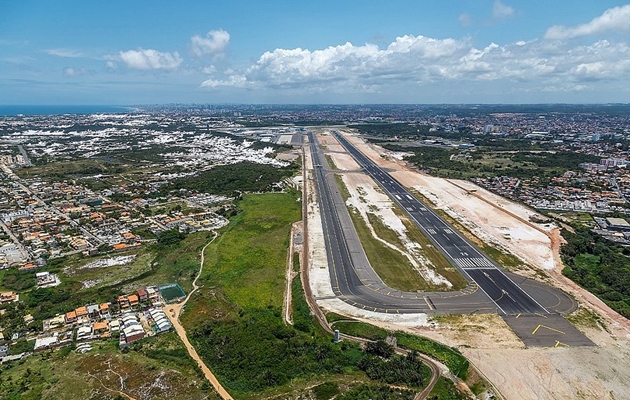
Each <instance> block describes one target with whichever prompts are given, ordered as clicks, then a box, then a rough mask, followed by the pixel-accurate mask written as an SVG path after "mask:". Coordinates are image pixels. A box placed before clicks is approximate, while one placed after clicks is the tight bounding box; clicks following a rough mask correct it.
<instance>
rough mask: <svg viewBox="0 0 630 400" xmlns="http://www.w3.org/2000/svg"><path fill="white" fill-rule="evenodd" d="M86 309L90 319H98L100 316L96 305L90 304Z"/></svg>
mask: <svg viewBox="0 0 630 400" xmlns="http://www.w3.org/2000/svg"><path fill="white" fill-rule="evenodd" d="M86 308H87V312H88V315H89V316H90V319H98V318H99V317H100V316H101V313H100V309H99V306H98V305H97V304H90V305H88V306H87V307H86Z"/></svg>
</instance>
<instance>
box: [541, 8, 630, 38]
mask: <svg viewBox="0 0 630 400" xmlns="http://www.w3.org/2000/svg"><path fill="white" fill-rule="evenodd" d="M628 31H630V4H627V5H625V6H620V7H613V8H609V9H608V10H606V11H604V13H603V14H602V15H600V16H599V17H596V18H593V20H591V21H590V22H587V23H586V24H581V25H577V26H574V27H566V26H562V25H555V26H552V27H551V28H549V29H548V30H547V32H546V33H545V38H546V39H572V38H576V37H580V36H588V35H595V34H599V33H604V32H628Z"/></svg>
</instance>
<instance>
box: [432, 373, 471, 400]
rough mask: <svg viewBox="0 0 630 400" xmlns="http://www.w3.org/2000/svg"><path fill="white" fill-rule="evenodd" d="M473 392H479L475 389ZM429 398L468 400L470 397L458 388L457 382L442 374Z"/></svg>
mask: <svg viewBox="0 0 630 400" xmlns="http://www.w3.org/2000/svg"><path fill="white" fill-rule="evenodd" d="M473 393H475V394H477V393H476V392H475V391H474V389H473ZM427 399H428V400H467V399H469V397H468V396H466V395H465V394H464V393H462V392H460V391H459V390H457V388H456V387H455V384H453V382H452V381H451V380H449V379H446V378H444V377H443V376H441V377H440V378H439V379H438V381H437V383H436V384H435V386H434V387H433V390H431V393H429V396H428V397H427Z"/></svg>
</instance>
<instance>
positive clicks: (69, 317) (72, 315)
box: [66, 311, 77, 325]
mask: <svg viewBox="0 0 630 400" xmlns="http://www.w3.org/2000/svg"><path fill="white" fill-rule="evenodd" d="M75 322H77V313H76V312H74V311H70V312H67V313H66V325H71V324H74V323H75Z"/></svg>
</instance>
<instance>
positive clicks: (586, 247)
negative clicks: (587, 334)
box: [562, 228, 630, 318]
mask: <svg viewBox="0 0 630 400" xmlns="http://www.w3.org/2000/svg"><path fill="white" fill-rule="evenodd" d="M562 236H563V237H564V238H565V239H566V241H567V243H566V244H565V245H563V246H562V260H563V261H564V264H565V265H566V267H565V268H564V269H563V270H562V273H563V274H564V275H565V276H567V277H568V278H570V279H571V280H573V281H574V282H576V283H578V284H579V285H580V286H582V287H583V288H585V289H587V290H588V291H589V292H591V293H593V294H595V295H596V296H597V297H599V298H600V299H602V300H603V301H604V302H605V303H606V304H608V306H610V307H611V308H612V309H613V310H615V311H617V312H618V313H620V314H621V315H623V316H624V317H626V318H630V258H629V257H628V256H629V255H630V249H629V248H627V247H626V248H624V247H622V246H620V245H616V244H613V243H611V242H609V241H607V240H606V239H604V238H603V237H602V236H600V235H597V234H595V233H593V232H591V231H590V230H588V229H587V228H580V229H578V230H576V231H575V233H571V232H569V231H567V230H563V231H562Z"/></svg>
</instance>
